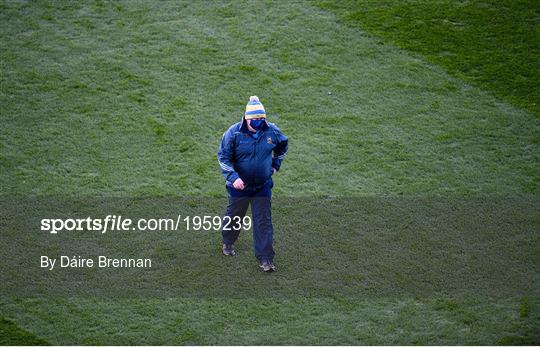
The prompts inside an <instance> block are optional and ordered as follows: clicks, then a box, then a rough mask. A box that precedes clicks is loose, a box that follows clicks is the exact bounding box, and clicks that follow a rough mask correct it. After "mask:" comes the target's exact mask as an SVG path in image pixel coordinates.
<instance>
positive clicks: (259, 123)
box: [249, 118, 264, 131]
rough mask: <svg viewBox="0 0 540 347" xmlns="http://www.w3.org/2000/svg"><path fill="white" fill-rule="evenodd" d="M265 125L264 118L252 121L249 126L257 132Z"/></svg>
mask: <svg viewBox="0 0 540 347" xmlns="http://www.w3.org/2000/svg"><path fill="white" fill-rule="evenodd" d="M263 124H264V118H259V119H252V120H250V123H249V125H251V127H252V128H253V129H255V130H257V131H259V130H261V129H262V126H263Z"/></svg>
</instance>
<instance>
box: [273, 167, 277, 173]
mask: <svg viewBox="0 0 540 347" xmlns="http://www.w3.org/2000/svg"><path fill="white" fill-rule="evenodd" d="M272 170H274V171H273V172H272V175H273V174H275V173H276V172H277V170H276V168H275V167H273V168H272Z"/></svg>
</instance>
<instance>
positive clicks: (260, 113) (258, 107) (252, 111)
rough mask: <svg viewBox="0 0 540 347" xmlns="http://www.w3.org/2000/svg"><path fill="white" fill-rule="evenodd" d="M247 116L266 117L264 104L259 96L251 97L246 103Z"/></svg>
mask: <svg viewBox="0 0 540 347" xmlns="http://www.w3.org/2000/svg"><path fill="white" fill-rule="evenodd" d="M245 118H246V119H252V118H266V112H265V111H264V106H263V104H261V102H260V101H259V98H258V97H257V96H255V95H253V96H250V97H249V102H248V103H247V105H246V113H245Z"/></svg>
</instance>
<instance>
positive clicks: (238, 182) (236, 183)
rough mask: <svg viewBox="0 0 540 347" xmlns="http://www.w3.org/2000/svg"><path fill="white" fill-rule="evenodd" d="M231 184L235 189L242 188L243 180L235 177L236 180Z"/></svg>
mask: <svg viewBox="0 0 540 347" xmlns="http://www.w3.org/2000/svg"><path fill="white" fill-rule="evenodd" d="M233 186H234V188H235V189H238V190H244V181H242V179H241V178H237V179H236V181H234V183H233Z"/></svg>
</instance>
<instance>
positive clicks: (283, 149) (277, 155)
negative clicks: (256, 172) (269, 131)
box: [272, 127, 289, 171]
mask: <svg viewBox="0 0 540 347" xmlns="http://www.w3.org/2000/svg"><path fill="white" fill-rule="evenodd" d="M274 131H275V133H276V137H277V144H276V147H274V153H273V156H272V167H273V168H274V169H276V171H278V170H279V168H280V167H281V163H282V162H283V159H284V158H285V154H286V153H287V150H288V149H289V139H288V138H287V136H285V135H284V134H283V133H282V132H281V130H280V129H279V128H278V127H275V128H274Z"/></svg>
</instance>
